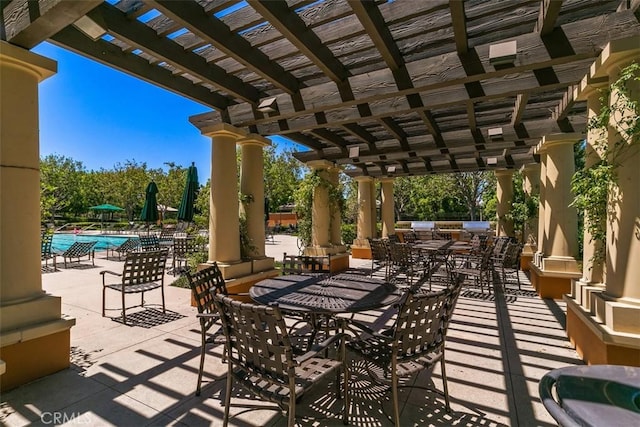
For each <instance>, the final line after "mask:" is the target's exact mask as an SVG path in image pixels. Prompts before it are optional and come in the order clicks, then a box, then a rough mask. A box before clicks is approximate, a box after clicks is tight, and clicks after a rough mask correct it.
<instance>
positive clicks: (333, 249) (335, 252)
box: [304, 245, 349, 273]
mask: <svg viewBox="0 0 640 427" xmlns="http://www.w3.org/2000/svg"><path fill="white" fill-rule="evenodd" d="M304 255H306V256H319V257H322V256H327V255H331V258H330V260H329V271H330V272H331V273H338V272H340V271H346V270H348V269H349V254H348V253H347V248H346V247H345V246H342V245H340V246H337V245H336V246H327V247H322V246H315V247H307V248H305V250H304Z"/></svg>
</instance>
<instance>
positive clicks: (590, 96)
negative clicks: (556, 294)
mask: <svg viewBox="0 0 640 427" xmlns="http://www.w3.org/2000/svg"><path fill="white" fill-rule="evenodd" d="M603 86H605V85H604V84H602V83H601V82H600V83H596V82H591V84H590V85H589V86H588V88H589V89H588V90H586V91H585V93H584V96H585V97H586V99H587V113H588V117H589V120H591V119H592V118H593V117H596V116H598V115H599V114H600V110H601V103H600V96H601V93H600V91H599V90H598V89H600V88H602V87H603ZM602 137H603V135H600V133H599V132H598V131H595V130H590V131H589V132H588V133H587V144H586V146H585V164H584V167H585V168H587V169H588V168H590V167H592V166H593V165H595V164H597V163H598V162H599V161H600V160H601V157H600V153H601V152H602V150H603V147H600V148H598V139H601V138H602ZM587 221H588V213H587V212H585V213H584V223H585V224H584V233H583V250H582V255H583V257H582V281H583V282H584V283H601V282H602V281H603V280H604V260H596V261H594V259H593V256H594V254H595V253H596V251H599V250H601V249H602V246H603V245H604V242H596V241H594V240H593V239H592V237H591V233H590V232H589V229H588V227H587Z"/></svg>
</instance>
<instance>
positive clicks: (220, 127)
mask: <svg viewBox="0 0 640 427" xmlns="http://www.w3.org/2000/svg"><path fill="white" fill-rule="evenodd" d="M200 133H202V135H204V136H210V137H212V138H213V137H217V136H227V137H231V138H235V139H240V138H242V137H245V136H247V133H246V132H245V131H244V130H242V129H240V128H237V127H235V126H233V125H230V124H228V123H218V124H215V125H211V126H205V127H203V128H202V129H200Z"/></svg>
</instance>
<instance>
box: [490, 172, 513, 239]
mask: <svg viewBox="0 0 640 427" xmlns="http://www.w3.org/2000/svg"><path fill="white" fill-rule="evenodd" d="M513 172H514V171H513V170H512V169H502V170H497V171H495V174H496V177H497V178H498V183H497V185H498V186H497V190H496V196H497V198H498V206H496V213H497V216H498V225H497V227H496V235H497V236H509V237H513V235H514V234H513V220H511V219H507V218H506V217H505V216H506V215H507V214H508V213H509V211H510V210H511V203H512V202H513Z"/></svg>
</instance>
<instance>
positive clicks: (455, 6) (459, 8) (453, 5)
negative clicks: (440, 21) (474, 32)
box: [449, 0, 469, 55]
mask: <svg viewBox="0 0 640 427" xmlns="http://www.w3.org/2000/svg"><path fill="white" fill-rule="evenodd" d="M449 9H450V11H451V25H452V26H453V38H454V39H455V41H456V51H457V52H458V53H459V54H460V55H464V54H466V53H467V51H468V50H469V41H468V40H467V18H466V17H465V15H464V1H463V0H449Z"/></svg>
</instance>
